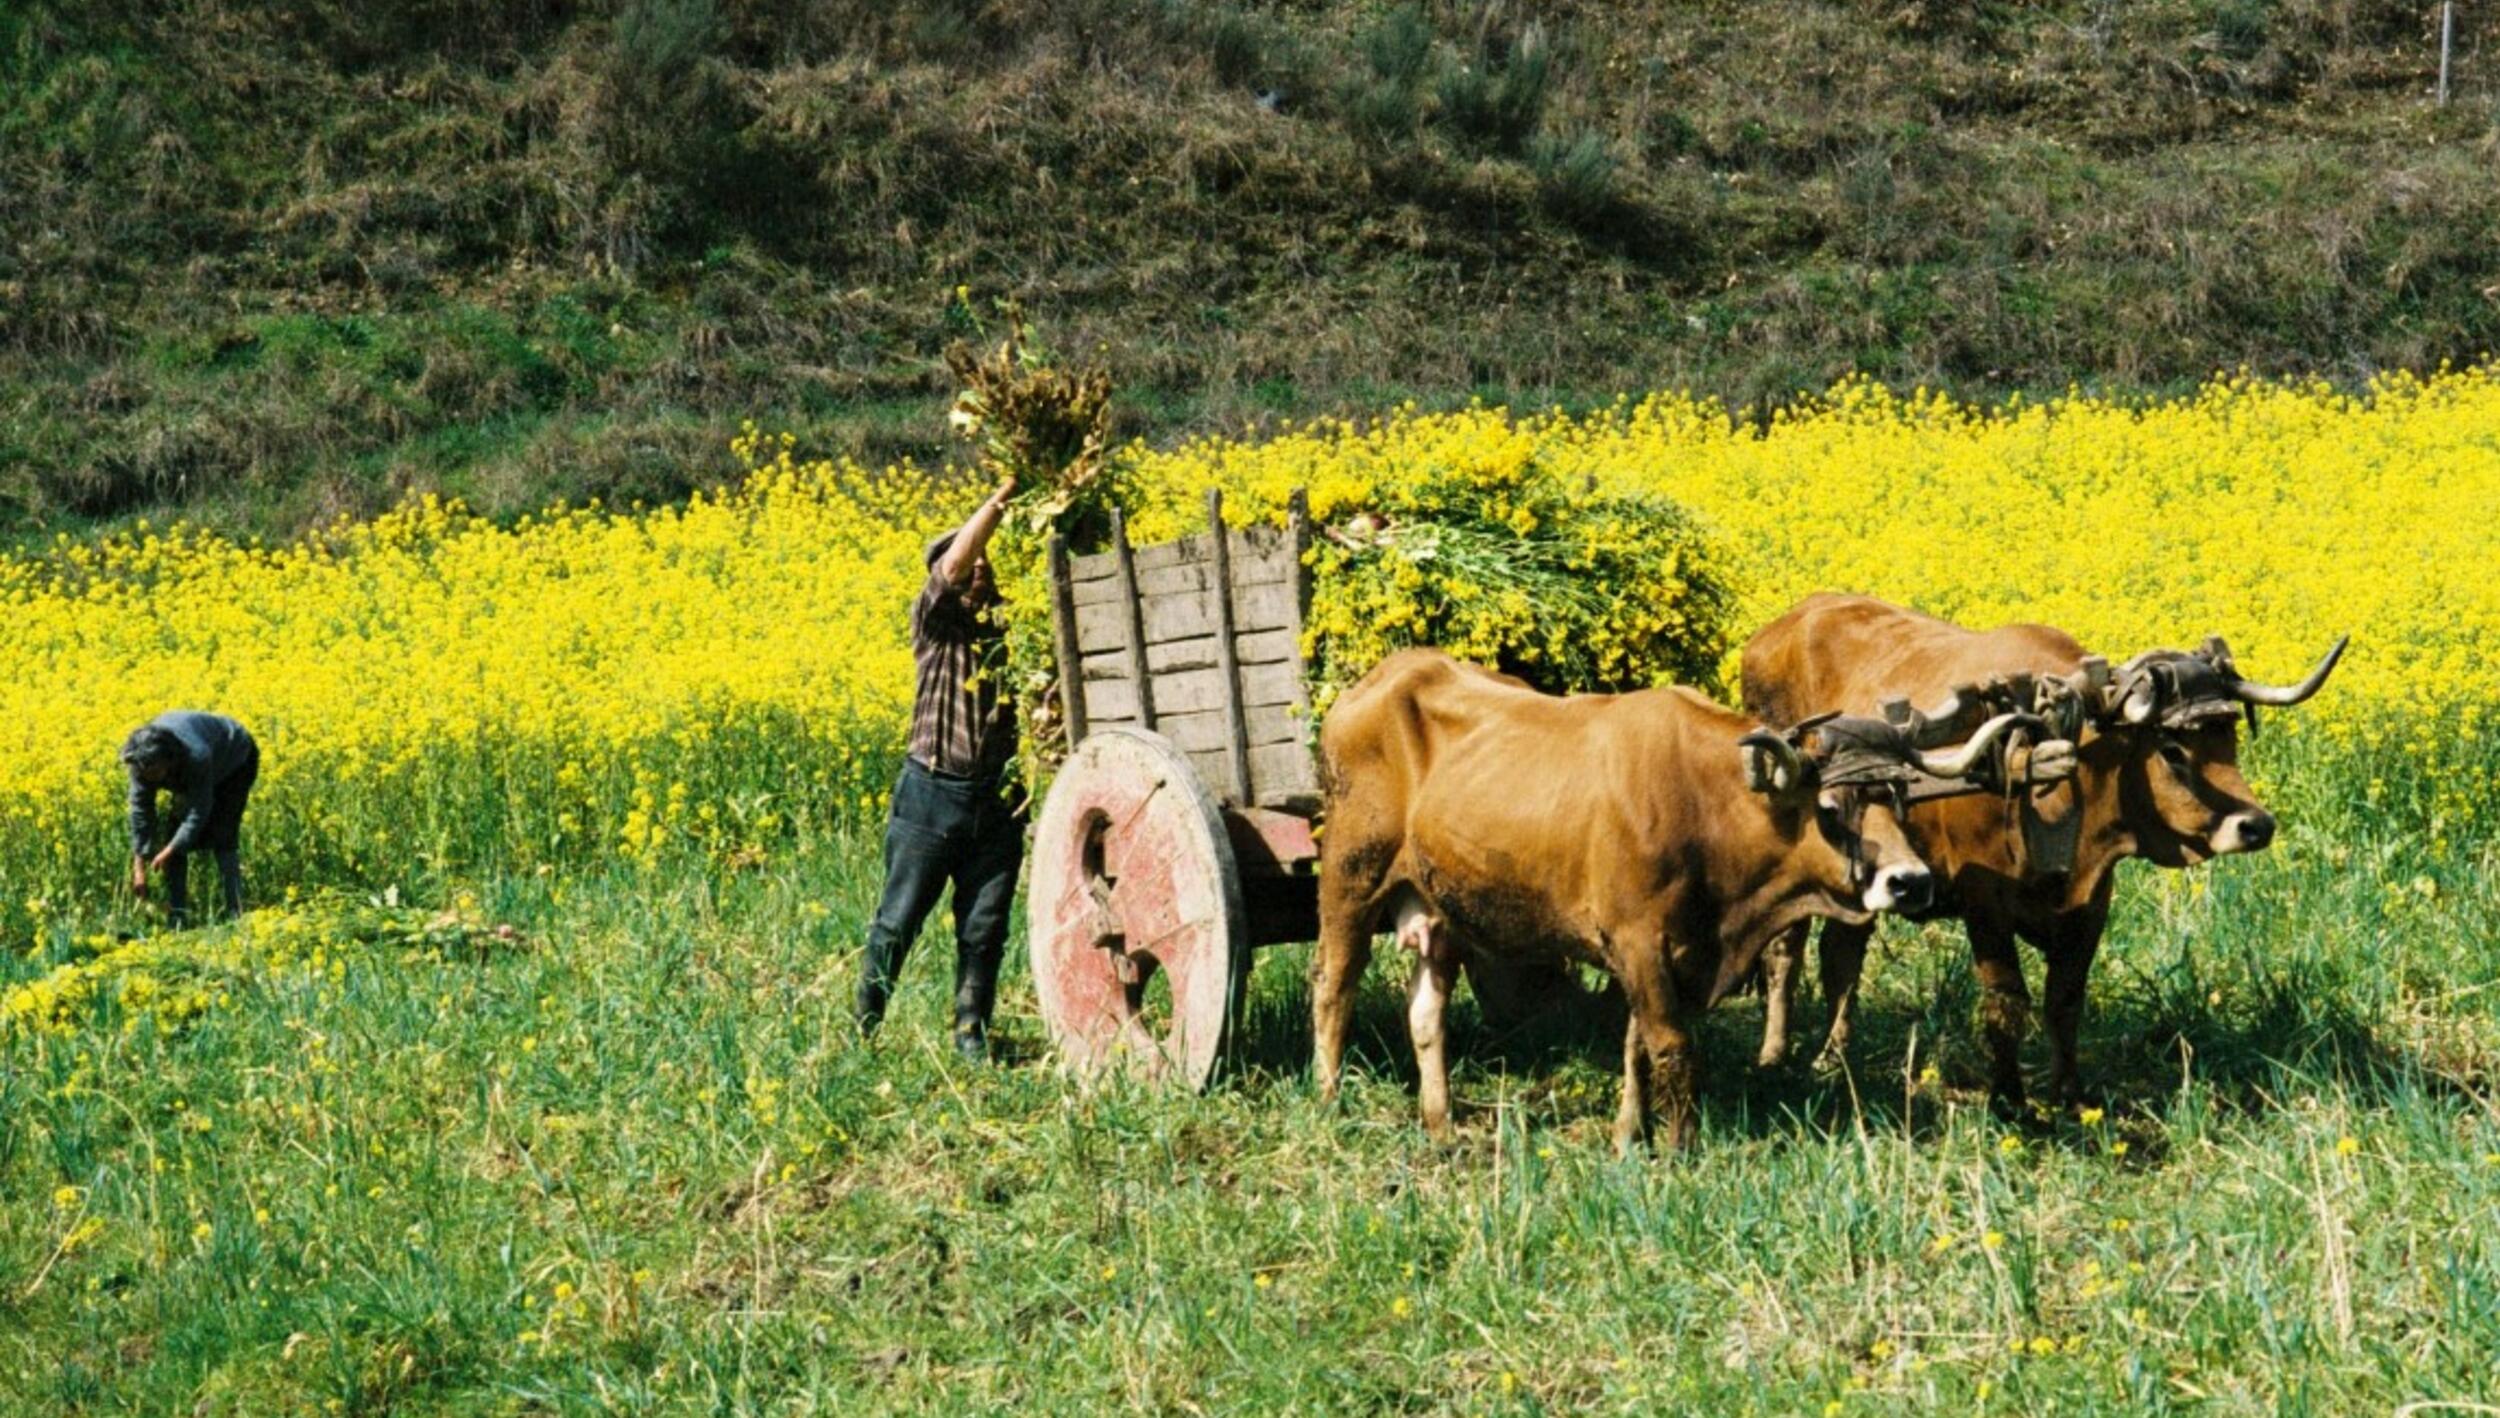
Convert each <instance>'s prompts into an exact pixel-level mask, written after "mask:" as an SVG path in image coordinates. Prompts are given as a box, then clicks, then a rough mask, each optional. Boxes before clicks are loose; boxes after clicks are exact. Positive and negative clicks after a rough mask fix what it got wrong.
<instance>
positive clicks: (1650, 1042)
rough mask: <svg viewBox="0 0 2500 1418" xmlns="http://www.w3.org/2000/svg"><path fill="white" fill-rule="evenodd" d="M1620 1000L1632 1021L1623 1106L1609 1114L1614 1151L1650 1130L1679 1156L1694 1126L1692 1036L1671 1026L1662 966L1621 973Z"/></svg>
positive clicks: (1660, 954) (1626, 1148)
mask: <svg viewBox="0 0 2500 1418" xmlns="http://www.w3.org/2000/svg"><path fill="white" fill-rule="evenodd" d="M1627 953H1628V954H1629V955H1630V956H1631V957H1632V958H1633V959H1639V958H1640V957H1641V956H1642V955H1644V954H1647V955H1650V957H1651V958H1652V959H1660V960H1662V959H1663V958H1664V954H1665V945H1664V943H1663V942H1661V943H1660V945H1659V947H1658V949H1657V951H1656V952H1655V953H1652V952H1646V951H1632V952H1627ZM1625 974H1626V978H1625V979H1624V981H1623V996H1624V1001H1625V1002H1626V1003H1627V1004H1629V1005H1630V1006H1631V1007H1632V1023H1631V1026H1630V1028H1629V1029H1628V1030H1627V1031H1626V1032H1625V1034H1624V1039H1623V1082H1624V1090H1623V1107H1622V1108H1621V1109H1620V1110H1618V1111H1617V1113H1616V1114H1615V1148H1616V1150H1617V1151H1619V1152H1630V1151H1631V1150H1632V1149H1633V1148H1635V1147H1637V1146H1639V1145H1640V1144H1641V1143H1643V1142H1645V1141H1647V1140H1649V1138H1650V1137H1651V1135H1652V1131H1653V1127H1654V1126H1655V1125H1660V1124H1662V1125H1663V1126H1664V1127H1665V1129H1666V1142H1667V1148H1668V1150H1670V1151H1675V1152H1681V1151H1683V1150H1684V1149H1686V1148H1688V1147H1691V1146H1692V1145H1693V1136H1694V1133H1695V1130H1696V1123H1695V1119H1694V1116H1693V1113H1694V1104H1693V1095H1694V1089H1695V1084H1696V1076H1697V1074H1698V1073H1699V1068H1698V1065H1697V1062H1696V1059H1695V1051H1694V1048H1693V1038H1692V1035H1690V1034H1688V1033H1687V1032H1685V1030H1684V1027H1683V1025H1682V1024H1680V1023H1679V1022H1677V1019H1676V1012H1675V986H1674V984H1673V983H1671V982H1670V981H1669V980H1668V979H1667V972H1666V969H1665V967H1664V965H1663V964H1662V965H1659V966H1656V967H1654V968H1653V969H1650V970H1631V971H1627V972H1625Z"/></svg>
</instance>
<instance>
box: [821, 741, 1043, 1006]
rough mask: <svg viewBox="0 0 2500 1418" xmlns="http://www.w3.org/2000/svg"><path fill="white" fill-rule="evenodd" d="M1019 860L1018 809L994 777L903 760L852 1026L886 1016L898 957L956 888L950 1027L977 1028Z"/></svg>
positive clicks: (991, 998)
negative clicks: (954, 773) (950, 772)
mask: <svg viewBox="0 0 2500 1418" xmlns="http://www.w3.org/2000/svg"><path fill="white" fill-rule="evenodd" d="M1023 864H1024V814H1023V813H1022V811H1021V810H1019V809H1018V808H1016V807H1014V806H1012V805H1010V804H1009V803H1008V802H1007V801H1006V800H1005V799H1004V798H1002V797H1001V796H1000V795H999V783H998V780H997V779H996V778H987V779H970V778H955V777H949V776H946V775H943V774H939V773H933V772H931V771H929V770H928V769H927V768H924V767H922V766H921V765H920V764H919V763H918V762H916V761H914V760H912V759H908V758H906V759H904V760H903V772H902V776H901V777H900V778H898V779H896V780H895V783H894V807H893V811H892V813H891V815H890V816H889V817H888V818H887V820H886V826H885V893H884V895H883V896H881V897H880V898H879V899H878V901H877V915H876V919H875V920H873V921H871V922H870V923H869V926H868V957H867V961H866V963H865V964H864V965H863V966H862V967H861V970H860V977H859V1027H860V1032H862V1033H867V1032H869V1031H871V1030H873V1029H875V1028H876V1027H877V1023H878V1021H880V1020H882V1019H883V1018H885V1006H886V1001H887V1000H888V999H889V998H891V997H892V995H893V993H894V979H895V976H896V975H897V974H899V973H900V972H901V970H902V968H903V956H904V955H905V954H906V953H908V952H909V951H910V949H911V945H912V942H913V941H914V940H915V939H917V938H918V937H919V935H920V925H921V922H923V921H925V920H927V919H928V917H929V912H930V911H931V910H932V909H933V908H934V907H936V905H937V899H938V893H939V892H941V891H943V890H945V889H946V887H947V886H948V884H949V883H952V884H953V886H954V889H955V897H954V908H955V1032H956V1033H958V1034H967V1033H968V1034H973V1035H976V1036H986V1035H987V1033H988V1029H989V1022H990V1009H991V1006H992V1005H993V1004H995V1003H996V1000H997V994H998V962H999V957H1000V956H1001V955H1002V954H1004V953H1005V951H1006V949H1007V908H1008V907H1009V906H1010V905H1011V904H1012V903H1013V902H1014V901H1015V896H1016V869H1017V868H1018V867H1020V866H1022V865H1023Z"/></svg>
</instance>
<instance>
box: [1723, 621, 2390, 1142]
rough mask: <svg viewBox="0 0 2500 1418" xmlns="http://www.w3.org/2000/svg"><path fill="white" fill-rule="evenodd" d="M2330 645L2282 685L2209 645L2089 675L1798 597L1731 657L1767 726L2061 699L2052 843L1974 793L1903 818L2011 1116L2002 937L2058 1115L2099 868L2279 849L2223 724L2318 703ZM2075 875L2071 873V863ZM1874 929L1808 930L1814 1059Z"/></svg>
mask: <svg viewBox="0 0 2500 1418" xmlns="http://www.w3.org/2000/svg"><path fill="white" fill-rule="evenodd" d="M2343 649H2344V642H2343V641H2340V640H2339V641H2337V642H2336V644H2335V647H2334V648H2333V649H2332V650H2329V651H2328V652H2327V655H2326V658H2325V659H2323V660H2321V661H2320V662H2319V663H2318V665H2317V667H2316V668H2315V669H2313V670H2311V671H2310V673H2309V676H2308V678H2306V679H2304V680H2303V681H2302V682H2301V683H2299V684H2297V685H2293V686H2289V687H2275V686H2269V685H2260V684H2251V683H2249V682H2248V681H2246V680H2243V679H2241V678H2240V677H2239V675H2238V672H2237V671H2236V670H2235V669H2234V668H2233V666H2232V664H2231V658H2230V651H2229V650H2228V649H2227V648H2226V647H2224V646H2223V644H2222V642H2221V641H2220V640H2219V639H2214V640H2208V641H2207V642H2206V643H2205V645H2204V647H2202V648H2201V649H2199V650H2197V651H2195V652H2192V653H2191V652H2181V651H2173V650H2157V651H2153V652H2151V653H2148V654H2145V655H2140V656H2138V657H2136V659H2134V660H2131V661H2129V662H2128V663H2127V664H2126V665H2125V666H2124V667H2122V668H2121V669H2120V670H2119V671H2118V672H2117V673H2116V675H2115V676H2114V678H2108V679H2106V680H2105V679H2104V675H2105V667H2100V666H2099V665H2098V662H2097V661H2092V660H2090V659H2088V657H2087V656H2086V654H2085V651H2084V649H2083V647H2082V646H2081V645H2078V644H2077V643H2075V640H2074V638H2073V637H2072V636H2070V635H2067V634H2066V633H2065V632H2063V631H2060V630H2054V629H2051V628H2050V627H2048V626H2044V625H2009V626H2003V627H2000V628H1998V629H1995V630H1986V631H1975V630H1966V629H1964V628H1963V627H1961V626H1958V625H1954V624H1952V623H1950V622H1948V621H1942V620H1938V619H1936V618H1934V617H1932V616H1927V615H1922V614H1920V613H1919V612H1917V611H1912V610H1905V609H1903V608H1901V607H1899V606H1895V605H1888V604H1886V603H1885V602H1882V601H1878V600H1874V599H1871V598H1869V597H1865V596H1844V595H1833V594H1823V595H1816V596H1809V597H1807V598H1806V599H1805V600H1804V601H1801V602H1799V603H1798V605H1797V606H1796V607H1795V608H1794V609H1793V610H1791V611H1789V612H1788V613H1787V614H1786V615H1784V616H1782V617H1780V618H1779V619H1778V620H1775V621H1773V622H1772V623H1771V624H1769V625H1768V626H1765V627H1764V628H1763V629H1762V631H1761V632H1760V633H1759V634H1757V635H1755V636H1754V637H1753V639H1752V640H1751V641H1749V642H1747V643H1746V646H1745V652H1744V665H1743V676H1744V700H1745V707H1746V708H1747V709H1748V710H1749V711H1751V712H1753V713H1755V714H1758V715H1760V716H1761V717H1762V719H1763V720H1764V721H1765V722H1766V723H1770V724H1775V725H1778V724H1790V723H1795V722H1797V721H1799V720H1801V719H1804V718H1806V717H1807V716H1809V715H1813V714H1822V713H1830V712H1834V711H1838V712H1843V713H1867V712H1873V711H1875V710H1876V709H1877V708H1878V707H1879V706H1880V705H1882V704H1883V703H1884V702H1885V701H1888V700H1901V699H1913V700H1918V701H1921V702H1926V701H1928V700H1930V699H1933V698H1937V697H1945V696H1949V695H1950V693H1951V691H1952V690H1953V689H1954V688H1955V687H1956V686H1974V685H1981V684H1985V683H1988V682H1990V681H2000V680H2004V679H2006V678H2008V677H2012V676H2026V675H2027V676H2032V677H2035V680H2036V682H2037V683H2040V684H2043V685H2049V686H2052V687H2053V688H2054V690H2055V691H2056V692H2058V693H2062V694H2068V695H2072V696H2074V697H2075V698H2076V699H2077V700H2079V701H2080V702H2079V703H2078V705H2077V708H2078V710H2079V711H2080V712H2081V713H2082V714H2083V715H2084V716H2085V719H2086V721H2087V726H2086V728H2085V730H2084V732H2083V733H2082V734H2081V735H2080V736H2079V738H2078V739H2077V742H2076V750H2075V760H2076V765H2075V772H2074V774H2073V776H2072V777H2071V778H2070V779H2068V780H2067V781H2065V782H2063V783H2060V784H2058V785H2056V786H2054V787H2046V788H2040V789H2035V790H2032V791H2031V793H2030V794H2029V797H2030V802H2029V804H2028V805H2027V806H2025V807H2023V811H2027V812H2029V813H2031V814H2033V816H2034V829H2035V831H2036V830H2037V829H2039V828H2040V827H2042V825H2043V824H2045V825H2046V826H2047V827H2048V828H2049V829H2050V830H2053V831H2055V832H2057V833H2059V834H2062V836H2063V841H2064V843H2065V844H2066V845H2064V846H2063V847H2061V849H2060V850H2059V851H2058V852H2056V853H2053V854H2046V855H2044V854H2042V853H2041V852H2040V851H2039V850H2038V848H2037V845H2036V844H2037V841H2038V840H2040V838H2039V837H2038V836H2036V835H2035V836H2029V837H2027V835H2026V832H2025V829H2024V828H2023V826H2022V824H2021V820H2020V819H2019V818H2018V817H2013V816H2010V815H2009V802H2008V800H2007V799H2006V798H2003V797H1998V796H1995V795H1992V794H1985V793H1983V794H1976V795H1970V796H1963V797H1951V798H1943V799H1938V800H1933V801H1927V802H1921V803H1917V804H1915V805H1913V806H1912V807H1911V809H1910V813H1909V829H1910V837H1911V840H1912V842H1913V843H1914V844H1915V845H1916V847H1917V849H1918V850H1919V852H1920V854H1921V855H1922V856H1924V857H1925V859H1926V860H1927V861H1928V863H1929V864H1930V865H1932V866H1933V867H1934V868H1935V870H1936V874H1937V877H1938V891H1937V893H1936V903H1935V906H1934V908H1933V911H1932V912H1931V913H1930V914H1933V915H1936V916H1959V917H1961V918H1962V921H1963V925H1964V929H1965V930H1966V931H1967V932H1968V933H1969V936H1970V946H1971V960H1972V963H1973V965H1974V966H1975V967H1976V969H1977V972H1978V975H1979V984H1980V988H1981V990H1982V991H1983V999H1984V1002H1985V1003H1984V1007H1983V1010H1982V1016H1983V1019H1984V1021H1985V1025H1984V1027H1985V1030H1986V1033H1987V1037H1988V1043H1989V1047H1990V1053H1991V1074H1992V1078H1991V1089H1992V1093H1993V1095H1994V1097H1995V1099H1996V1101H1997V1102H1998V1104H1999V1105H2000V1106H2003V1107H2005V1108H2007V1109H2013V1108H2019V1107H2020V1106H2021V1103H2022V1100H2023V1081H2022V1070H2021V1064H2020V1043H2021V1037H2022V1032H2023V1030H2024V1029H2025V1027H2026V1026H2027V1025H2028V1023H2029V1019H2030V1012H2031V995H2030V993H2029V992H2028V991H2027V990H2026V989H2025V988H2024V986H2023V972H2022V961H2021V958H2020V956H2019V954H2018V953H2017V951H2016V948H2015V944H2014V942H2015V940H2016V938H2017V937H2020V938H2021V939H2025V940H2028V941H2030V942H2031V943H2032V944H2034V945H2035V946H2037V947H2039V949H2040V952H2041V954H2042V955H2043V956H2044V957H2046V959H2047V962H2048V1032H2049V1050H2050V1073H2049V1086H2050V1091H2051V1093H2052V1094H2053V1095H2054V1096H2055V1097H2057V1098H2058V1099H2059V1100H2060V1101H2065V1100H2070V1099H2072V1098H2073V1097H2074V1096H2075V1095H2076V1093H2077V1092H2078V1077H2077V1071H2076V1066H2075V1033H2076V1029H2077V1027H2078V1026H2079V1025H2080V1023H2081V1022H2082V1018H2083V999H2084V978H2085V975H2086V974H2087V973H2088V972H2089V970H2090V968H2091V965H2092V957H2093V955H2094V953H2095V952H2096V951H2098V950H2099V948H2100V943H2101V932H2102V929H2103V927H2104V926H2106V925H2107V923H2108V919H2109V896H2110V882H2111V875H2112V868H2114V867H2116V866H2117V864H2118V863H2119V862H2120V861H2122V860H2124V859H2125V858H2128V857H2142V858H2144V859H2146V860H2147V861H2150V862H2153V863H2155V864H2156V865H2159V866H2165V867H2189V866H2195V865H2196V864H2198V863H2200V862H2203V861H2206V860H2208V859H2210V858H2212V857H2217V856H2222V855H2225V854H2228V853H2232V852H2254V851H2257V850H2259V849H2261V848H2263V847H2264V846H2265V845H2266V844H2267V843H2268V842H2271V841H2272V840H2274V817H2273V815H2272V814H2271V813H2269V812H2267V811H2266V810H2265V808H2264V807H2263V806H2262V805H2260V804H2259V803H2258V802H2257V801H2256V799H2255V798H2254V797H2252V796H2251V795H2250V793H2249V788H2248V783H2247V781H2246V780H2245V779H2243V778H2242V777H2241V776H2240V769H2239V734H2238V721H2239V719H2240V717H2241V716H2242V714H2243V713H2245V714H2246V715H2248V717H2249V719H2250V722H2251V723H2252V724H2253V723H2254V722H2255V712H2256V711H2255V707H2254V706H2256V705H2260V704H2275V705H2292V704H2298V703H2300V702H2301V701H2302V700H2305V699H2307V698H2308V697H2309V696H2310V695H2312V694H2315V693H2317V691H2318V688H2319V686H2321V685H2323V684H2324V683H2325V682H2326V677H2327V674H2328V672H2329V671H2331V670H2333V669H2334V667H2335V662H2336V659H2337V658H2338V657H2339V656H2341V655H2342V653H2343ZM2068 859H2070V860H2068ZM1873 933H1874V932H1873V927H1872V926H1871V925H1870V924H1867V923H1863V922H1842V921H1834V922H1833V923H1832V924H1830V925H1827V926H1825V927H1824V928H1823V938H1822V950H1821V963H1822V972H1823V992H1824V995H1825V997H1826V998H1827V999H1829V1000H1830V1001H1831V1005H1832V1024H1831V1034H1830V1037H1829V1038H1828V1039H1827V1040H1826V1041H1825V1044H1824V1048H1823V1062H1824V1063H1826V1064H1837V1063H1838V1062H1839V1061H1840V1060H1841V1059H1842V1058H1843V1057H1845V1055H1846V1051H1847V1048H1848V1040H1849V1026H1850V1019H1851V1015H1852V1013H1853V1010H1854V1006H1855V1002H1856V999H1857V988H1858V980H1859V975H1860V971H1861V969H1862V968H1863V966H1864V964H1865V961H1866V942H1867V938H1868V937H1869V936H1871V935H1872V934H1873ZM1804 937H1805V931H1804V928H1803V927H1802V926H1800V927H1799V928H1798V929H1796V930H1795V931H1793V932H1792V933H1790V934H1789V935H1788V936H1787V938H1785V939H1784V940H1782V941H1780V942H1779V943H1777V944H1775V945H1773V946H1772V947H1770V948H1769V949H1768V950H1767V951H1766V952H1765V953H1764V957H1763V965H1764V972H1765V975H1766V977H1767V978H1766V980H1765V991H1764V992H1765V994H1766V996H1767V997H1768V1002H1769V1004H1768V1013H1767V1017H1766V1019H1765V1021H1764V1030H1763V1033H1764V1038H1763V1045H1762V1056H1763V1061H1764V1062H1766V1063H1772V1062H1777V1061H1778V1059H1779V1058H1780V1057H1781V1056H1782V1055H1784V1054H1785V1052H1786V1050H1787V1045H1788V1039H1787V1035H1788V1023H1787V1014H1788V1005H1789V1003H1790V1001H1791V999H1792V998H1793V995H1794V990H1795V964H1796V960H1797V956H1798V954H1799V953H1800V950H1801V948H1802V947H1803V945H1804Z"/></svg>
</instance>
